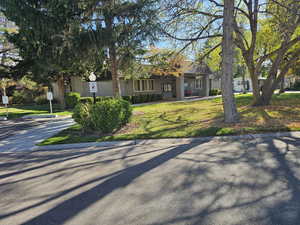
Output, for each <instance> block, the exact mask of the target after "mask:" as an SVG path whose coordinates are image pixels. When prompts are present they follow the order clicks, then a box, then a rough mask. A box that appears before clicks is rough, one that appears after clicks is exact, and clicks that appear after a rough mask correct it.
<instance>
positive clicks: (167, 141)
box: [33, 131, 300, 151]
mask: <svg viewBox="0 0 300 225" xmlns="http://www.w3.org/2000/svg"><path fill="white" fill-rule="evenodd" d="M276 137H294V138H300V131H291V132H273V133H263V134H245V135H227V136H209V137H194V138H163V139H135V140H125V141H103V142H83V143H73V144H56V145H43V146H36V147H35V148H34V149H33V150H34V151H47V150H67V149H78V148H97V147H125V146H132V145H154V144H159V145H170V146H171V145H182V144H191V143H198V142H199V143H202V142H204V141H235V140H239V139H244V140H254V139H257V138H276Z"/></svg>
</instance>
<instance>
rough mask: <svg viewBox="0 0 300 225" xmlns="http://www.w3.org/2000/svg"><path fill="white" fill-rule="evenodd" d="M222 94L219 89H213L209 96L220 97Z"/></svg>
mask: <svg viewBox="0 0 300 225" xmlns="http://www.w3.org/2000/svg"><path fill="white" fill-rule="evenodd" d="M220 94H221V90H219V89H212V90H210V91H209V96H215V95H220Z"/></svg>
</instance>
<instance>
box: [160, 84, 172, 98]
mask: <svg viewBox="0 0 300 225" xmlns="http://www.w3.org/2000/svg"><path fill="white" fill-rule="evenodd" d="M162 95H163V98H172V97H173V85H172V83H171V82H165V83H163V84H162Z"/></svg>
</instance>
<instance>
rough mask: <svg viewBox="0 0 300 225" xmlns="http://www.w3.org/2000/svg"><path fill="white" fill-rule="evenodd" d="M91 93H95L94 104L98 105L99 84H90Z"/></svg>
mask: <svg viewBox="0 0 300 225" xmlns="http://www.w3.org/2000/svg"><path fill="white" fill-rule="evenodd" d="M89 87H90V92H91V93H93V98H94V104H96V93H97V91H98V88H97V82H89Z"/></svg>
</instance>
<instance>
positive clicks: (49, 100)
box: [49, 100, 52, 114]
mask: <svg viewBox="0 0 300 225" xmlns="http://www.w3.org/2000/svg"><path fill="white" fill-rule="evenodd" d="M49 102H50V114H52V101H51V100H49Z"/></svg>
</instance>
